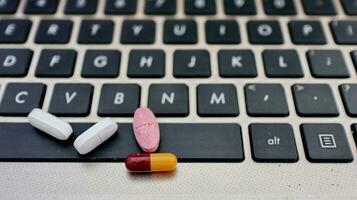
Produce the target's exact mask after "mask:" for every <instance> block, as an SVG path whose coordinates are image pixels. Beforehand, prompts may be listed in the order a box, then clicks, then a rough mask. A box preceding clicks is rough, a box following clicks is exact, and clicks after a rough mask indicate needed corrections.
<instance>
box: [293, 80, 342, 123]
mask: <svg viewBox="0 0 357 200" xmlns="http://www.w3.org/2000/svg"><path fill="white" fill-rule="evenodd" d="M292 90H293V96H294V102H295V108H296V112H297V113H298V115H299V116H302V117H333V116H338V114H339V113H338V109H337V106H336V103H335V99H334V97H333V94H332V91H331V88H330V86H329V85H325V84H295V85H293V87H292Z"/></svg>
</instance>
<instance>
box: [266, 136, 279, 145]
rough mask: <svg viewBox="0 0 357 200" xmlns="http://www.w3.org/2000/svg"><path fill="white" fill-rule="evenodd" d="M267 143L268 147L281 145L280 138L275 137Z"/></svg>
mask: <svg viewBox="0 0 357 200" xmlns="http://www.w3.org/2000/svg"><path fill="white" fill-rule="evenodd" d="M267 143H268V145H279V144H280V138H279V137H276V136H274V137H273V138H270V139H268V141H267Z"/></svg>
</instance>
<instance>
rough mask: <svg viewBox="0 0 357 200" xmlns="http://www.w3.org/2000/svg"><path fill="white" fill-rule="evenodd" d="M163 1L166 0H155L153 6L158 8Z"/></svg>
mask: <svg viewBox="0 0 357 200" xmlns="http://www.w3.org/2000/svg"><path fill="white" fill-rule="evenodd" d="M165 2H166V0H156V1H155V7H156V8H160V7H161V6H162V5H164V3H165Z"/></svg>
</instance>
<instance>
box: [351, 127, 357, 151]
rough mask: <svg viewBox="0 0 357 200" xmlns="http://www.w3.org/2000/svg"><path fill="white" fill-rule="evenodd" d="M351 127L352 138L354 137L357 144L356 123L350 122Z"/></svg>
mask: <svg viewBox="0 0 357 200" xmlns="http://www.w3.org/2000/svg"><path fill="white" fill-rule="evenodd" d="M351 129H352V135H353V139H354V141H355V144H356V146H357V124H352V125H351Z"/></svg>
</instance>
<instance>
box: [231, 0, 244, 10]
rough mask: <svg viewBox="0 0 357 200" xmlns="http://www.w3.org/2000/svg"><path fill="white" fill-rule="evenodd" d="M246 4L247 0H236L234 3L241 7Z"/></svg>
mask: <svg viewBox="0 0 357 200" xmlns="http://www.w3.org/2000/svg"><path fill="white" fill-rule="evenodd" d="M244 4H245V0H234V5H236V7H237V8H241V7H242V6H244Z"/></svg>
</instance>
